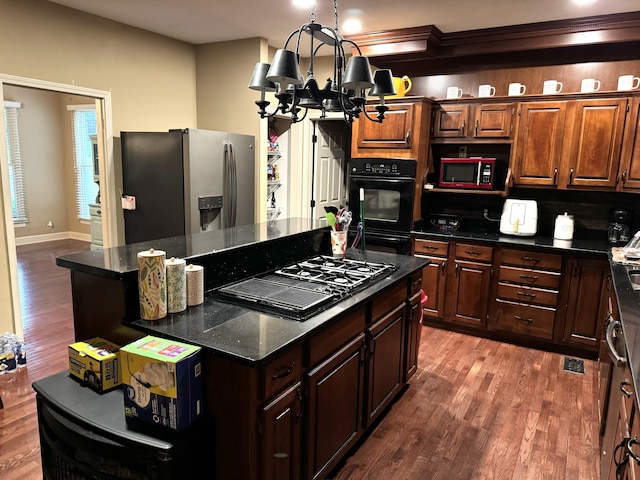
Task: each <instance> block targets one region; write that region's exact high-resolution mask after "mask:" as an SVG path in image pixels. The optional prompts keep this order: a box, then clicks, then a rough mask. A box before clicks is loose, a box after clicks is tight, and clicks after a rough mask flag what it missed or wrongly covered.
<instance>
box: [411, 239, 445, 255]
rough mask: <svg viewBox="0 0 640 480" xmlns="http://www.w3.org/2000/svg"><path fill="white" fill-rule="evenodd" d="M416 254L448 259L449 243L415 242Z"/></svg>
mask: <svg viewBox="0 0 640 480" xmlns="http://www.w3.org/2000/svg"><path fill="white" fill-rule="evenodd" d="M414 248H415V253H426V254H427V255H435V256H440V257H446V256H447V254H448V253H449V242H439V241H437V240H419V239H416V240H415V247H414Z"/></svg>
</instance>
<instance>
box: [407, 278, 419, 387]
mask: <svg viewBox="0 0 640 480" xmlns="http://www.w3.org/2000/svg"><path fill="white" fill-rule="evenodd" d="M411 285H412V291H411V292H410V294H411V296H410V297H409V304H408V310H407V327H406V342H405V345H406V350H405V355H404V358H405V363H404V381H405V382H407V381H409V379H410V378H411V377H412V376H413V375H414V374H415V373H416V370H417V369H418V349H419V347H420V332H421V329H422V325H421V323H420V322H421V320H422V309H421V303H422V294H421V292H420V287H421V286H422V275H420V276H414V277H412V281H411Z"/></svg>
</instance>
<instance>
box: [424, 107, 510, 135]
mask: <svg viewBox="0 0 640 480" xmlns="http://www.w3.org/2000/svg"><path fill="white" fill-rule="evenodd" d="M514 112H515V105H514V104H513V103H487V104H470V103H451V104H442V105H439V106H438V107H437V108H436V109H435V110H434V119H433V139H434V141H443V140H444V141H446V139H455V141H474V140H481V139H492V140H496V139H502V140H510V139H511V136H512V133H513V118H514Z"/></svg>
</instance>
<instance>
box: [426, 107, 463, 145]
mask: <svg viewBox="0 0 640 480" xmlns="http://www.w3.org/2000/svg"><path fill="white" fill-rule="evenodd" d="M468 123H469V105H468V104H451V105H440V107H438V108H437V109H436V110H435V114H434V121H433V137H434V138H465V137H466V136H467V135H468V128H469V125H468Z"/></svg>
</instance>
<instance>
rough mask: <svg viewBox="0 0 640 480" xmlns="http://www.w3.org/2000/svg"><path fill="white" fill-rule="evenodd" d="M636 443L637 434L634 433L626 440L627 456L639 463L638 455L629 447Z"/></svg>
mask: <svg viewBox="0 0 640 480" xmlns="http://www.w3.org/2000/svg"><path fill="white" fill-rule="evenodd" d="M637 444H638V436H637V435H634V437H633V438H630V439H629V440H628V441H627V453H628V454H629V456H630V457H631V458H633V459H634V460H635V462H636V463H637V464H638V465H640V457H639V456H638V455H636V454H635V453H634V451H633V449H632V448H631V447H632V446H633V445H637Z"/></svg>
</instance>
